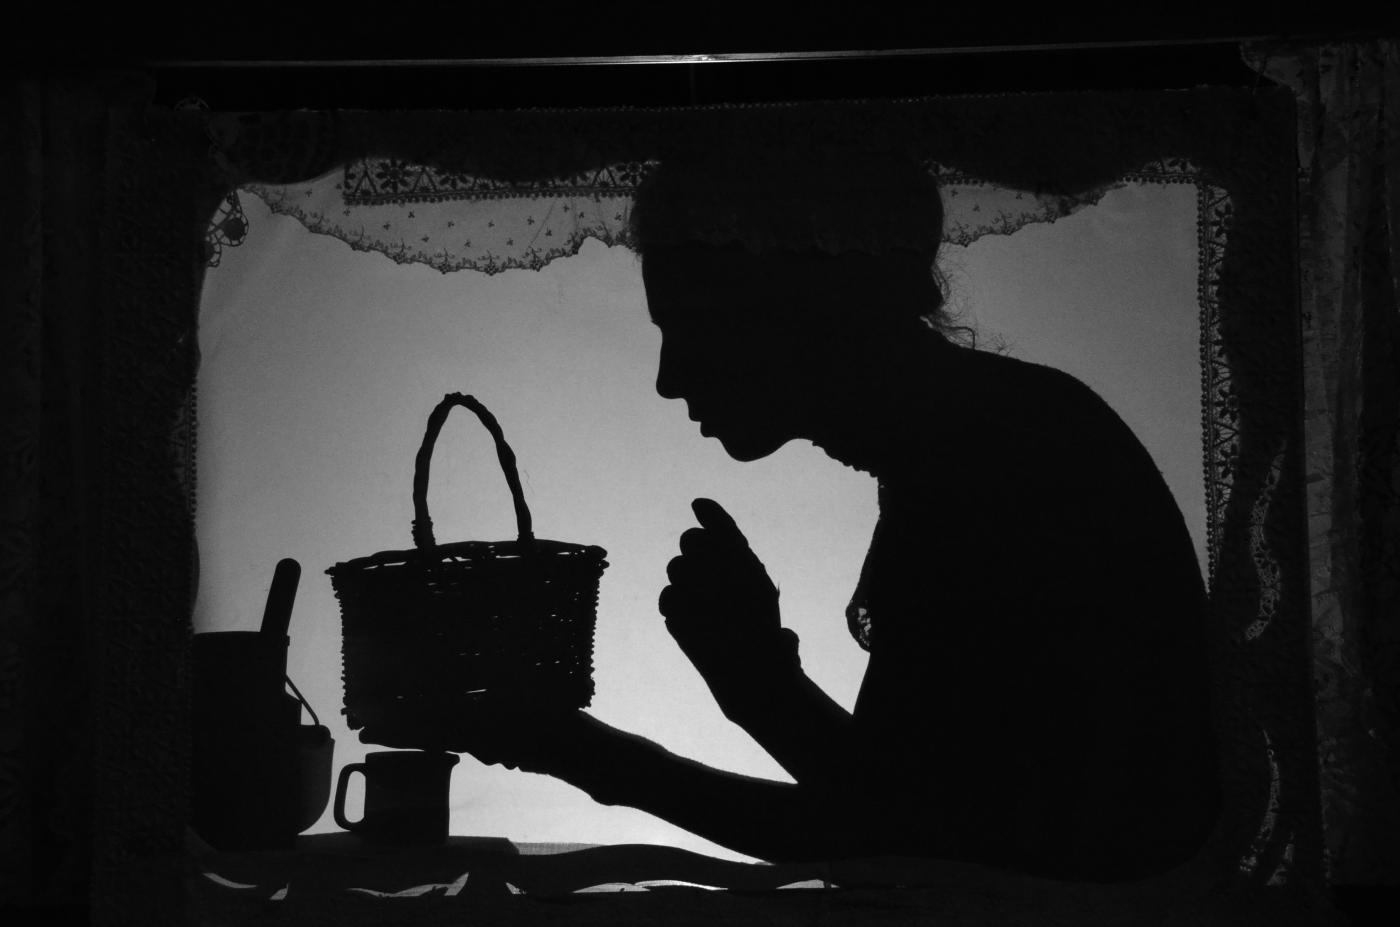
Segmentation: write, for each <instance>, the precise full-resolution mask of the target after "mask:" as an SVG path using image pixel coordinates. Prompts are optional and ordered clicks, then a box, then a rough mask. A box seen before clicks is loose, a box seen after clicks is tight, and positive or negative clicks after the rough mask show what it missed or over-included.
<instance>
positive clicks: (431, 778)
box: [332, 750, 457, 845]
mask: <svg viewBox="0 0 1400 927" xmlns="http://www.w3.org/2000/svg"><path fill="white" fill-rule="evenodd" d="M456 765H457V755H456V754H455V753H440V752H429V751H426V750H388V751H381V752H379V753H370V754H367V755H366V756H365V761H364V762H363V763H351V764H349V765H348V766H345V767H344V768H343V769H341V770H340V778H339V779H338V780H337V781H336V786H335V805H334V807H333V808H332V811H333V813H334V815H335V822H336V824H338V825H340V826H341V827H343V828H345V829H346V830H348V831H350V832H351V833H353V834H358V835H359V836H361V837H363V838H365V839H366V840H369V841H371V842H373V843H386V844H397V845H407V844H434V843H442V842H444V841H446V840H447V815H448V802H447V794H448V787H449V786H450V785H451V783H452V767H454V766H456ZM357 772H358V773H360V774H361V775H363V776H364V779H365V803H364V814H363V815H362V816H361V817H360V819H359V820H358V821H351V820H349V819H348V818H346V816H345V792H346V787H347V786H348V785H349V783H350V777H351V776H352V775H353V774H355V773H357Z"/></svg>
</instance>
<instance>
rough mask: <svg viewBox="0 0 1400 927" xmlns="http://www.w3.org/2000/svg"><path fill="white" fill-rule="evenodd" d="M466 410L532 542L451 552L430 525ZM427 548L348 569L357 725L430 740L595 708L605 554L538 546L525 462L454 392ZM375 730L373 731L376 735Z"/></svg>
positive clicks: (417, 488) (350, 691)
mask: <svg viewBox="0 0 1400 927" xmlns="http://www.w3.org/2000/svg"><path fill="white" fill-rule="evenodd" d="M454 406H462V407H464V408H467V409H470V410H471V411H473V412H475V413H476V415H477V417H478V418H479V419H481V422H482V424H483V425H485V426H486V429H487V430H488V431H489V432H490V433H491V436H492V437H493V438H494V439H495V442H496V453H497V456H498V457H499V458H500V462H501V469H502V470H503V471H504V472H505V477H506V482H507V484H508V485H509V486H510V492H511V496H512V497H513V499H514V502H515V517H516V524H517V527H518V529H519V538H518V539H517V540H514V541H498V542H490V541H463V542H459V543H456V544H438V543H437V542H436V541H435V539H434V538H433V527H432V519H430V518H429V517H428V504H427V498H428V471H429V465H430V462H431V459H432V454H433V446H434V444H436V442H437V436H438V433H439V432H440V431H441V430H442V424H443V422H444V421H445V420H446V418H447V415H448V413H449V412H450V411H451V410H452V408H453V407H454ZM413 510H414V521H413V542H414V545H415V547H414V549H412V550H403V551H385V552H382V553H378V554H374V555H372V556H369V557H360V558H358V559H355V560H349V561H346V562H344V563H338V564H336V565H335V566H333V567H331V568H330V569H329V570H327V571H326V572H327V573H329V574H330V576H331V585H332V586H333V587H334V589H335V594H336V597H337V598H339V600H340V614H341V627H342V630H343V632H344V637H343V645H342V659H343V680H344V684H345V708H344V713H345V715H346V718H347V720H348V722H349V726H350V728H351V730H360V729H362V728H366V727H368V728H371V729H372V731H373V732H374V733H375V734H376V735H377V736H376V739H377V740H383V739H386V737H387V738H393V737H395V736H396V734H395V732H396V731H399V730H405V731H407V730H413V731H421V730H422V726H423V724H424V723H425V721H427V722H428V723H429V724H431V723H433V722H432V721H431V720H429V719H442V718H452V717H457V716H459V714H460V713H461V712H462V711H464V710H469V709H470V708H472V707H474V706H477V705H479V704H481V702H483V701H485V700H492V701H494V700H497V699H503V700H508V701H525V700H528V701H530V702H531V703H533V704H536V705H541V704H543V705H553V706H557V707H579V708H582V707H585V706H587V705H588V704H589V702H590V701H591V700H592V697H593V630H594V624H595V619H596V615H597V607H598V581H599V579H600V578H601V576H602V573H603V570H604V568H605V567H607V562H606V561H605V560H604V559H603V558H604V557H605V556H606V554H607V552H606V551H604V550H603V549H602V548H601V547H591V546H584V545H581V544H566V543H563V542H560V541H544V540H536V539H535V537H534V535H533V534H532V532H531V527H530V511H529V509H528V508H526V506H525V498H524V495H523V494H522V492H521V490H520V477H519V475H518V474H517V473H516V469H515V454H514V453H513V452H512V451H511V449H510V447H509V445H507V444H506V441H505V437H504V436H503V435H502V434H501V428H500V425H499V424H497V422H496V419H495V418H494V417H493V416H492V415H491V413H490V412H488V411H487V410H486V408H485V407H484V406H482V405H481V403H479V402H478V401H477V400H476V399H474V398H473V397H471V396H464V395H462V394H460V393H450V394H448V395H447V396H445V397H444V398H443V400H442V402H440V403H439V404H438V406H437V408H435V409H434V410H433V412H432V415H430V416H429V418H428V428H427V433H426V434H425V435H424V436H423V444H422V447H420V448H419V451H418V458H417V461H416V465H415V468H414V474H413ZM369 733H370V731H366V734H369Z"/></svg>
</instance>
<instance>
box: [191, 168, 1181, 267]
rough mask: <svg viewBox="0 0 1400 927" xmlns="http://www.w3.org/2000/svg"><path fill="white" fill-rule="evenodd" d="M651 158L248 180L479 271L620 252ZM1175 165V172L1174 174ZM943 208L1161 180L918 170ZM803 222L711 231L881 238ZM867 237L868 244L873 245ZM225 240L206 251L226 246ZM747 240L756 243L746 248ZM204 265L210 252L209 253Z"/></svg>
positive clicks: (1160, 173)
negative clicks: (614, 248) (499, 171)
mask: <svg viewBox="0 0 1400 927" xmlns="http://www.w3.org/2000/svg"><path fill="white" fill-rule="evenodd" d="M652 163H654V162H633V163H627V164H611V165H607V166H605V167H603V168H600V169H596V170H590V171H587V172H585V173H581V174H578V175H575V176H572V177H559V178H553V179H549V180H542V181H534V182H529V183H511V182H506V181H499V180H492V179H490V178H483V177H475V176H471V175H469V174H464V173H460V172H453V171H445V170H439V169H437V168H435V167H434V166H433V165H431V164H415V163H412V162H409V161H405V160H403V159H399V158H365V159H359V160H356V161H353V162H351V163H350V164H347V165H346V166H345V167H344V168H342V169H340V170H338V171H334V172H332V173H330V174H327V175H326V176H324V177H321V178H319V179H317V180H313V181H309V182H306V183H298V184H285V185H269V184H250V185H248V187H246V189H247V190H248V191H249V192H252V193H254V194H256V195H257V196H258V197H260V198H261V199H262V200H263V201H264V202H266V203H267V205H268V206H269V207H270V208H271V209H272V211H273V212H276V213H280V214H283V215H289V216H293V217H295V218H296V219H297V220H298V221H300V222H301V223H302V224H303V225H305V226H306V227H307V228H308V229H309V230H310V231H312V232H316V233H319V234H323V235H331V236H333V237H335V238H338V239H340V240H342V241H344V242H346V243H347V244H349V245H350V246H351V247H352V248H354V249H356V250H360V251H376V252H379V253H381V254H385V255H387V256H388V257H390V258H392V259H393V260H394V261H396V262H398V263H400V264H403V263H420V264H427V265H428V266H429V267H432V268H434V269H436V270H440V271H442V272H444V273H447V272H450V271H458V270H475V271H479V272H481V273H486V274H495V273H500V272H501V271H505V270H512V269H517V268H526V269H529V270H539V269H540V268H541V267H543V266H545V265H546V264H548V263H549V262H550V261H552V260H554V259H556V258H560V257H565V256H568V255H571V254H575V253H577V252H578V249H579V246H580V245H582V244H583V242H584V240H586V239H588V238H596V239H598V240H599V241H601V242H603V243H604V244H607V245H617V244H622V245H630V244H631V241H630V239H629V235H628V216H629V214H630V212H631V201H632V194H633V192H634V191H635V190H636V187H637V184H638V183H639V182H640V181H641V180H642V178H643V177H645V176H646V173H647V171H648V169H649V168H650V167H651V164H652ZM1185 167H1186V166H1184V165H1178V166H1177V167H1176V170H1175V175H1176V176H1178V177H1180V176H1181V175H1182V174H1184V173H1185V171H1184V170H1183V168H1185ZM929 170H930V171H931V172H932V173H933V174H934V175H935V176H936V177H938V180H939V185H940V189H941V190H942V193H943V198H944V203H945V207H944V208H945V216H944V224H943V232H942V236H943V240H944V241H946V242H949V243H952V244H956V245H967V244H970V243H972V242H973V241H976V240H977V239H978V238H981V237H982V236H983V235H988V234H994V235H1007V234H1010V233H1012V232H1014V231H1016V230H1017V229H1020V228H1021V227H1023V226H1025V225H1028V224H1030V223H1035V222H1053V221H1054V220H1056V219H1058V218H1061V217H1063V216H1066V215H1069V214H1071V213H1073V212H1076V211H1078V210H1079V209H1082V208H1083V207H1084V206H1087V205H1091V204H1093V203H1095V202H1098V200H1099V199H1100V198H1101V197H1102V196H1103V194H1104V193H1106V192H1107V191H1108V190H1109V189H1112V188H1113V187H1115V186H1121V185H1122V184H1123V183H1126V182H1127V181H1128V180H1130V179H1139V178H1142V179H1147V178H1152V179H1156V178H1167V177H1169V176H1171V174H1172V169H1171V168H1169V167H1168V165H1165V164H1153V165H1143V166H1142V168H1141V169H1140V170H1138V171H1134V172H1133V173H1132V174H1131V175H1129V176H1126V177H1123V178H1120V179H1119V180H1117V181H1115V182H1114V183H1112V184H1109V185H1105V186H1103V187H1099V188H1096V189H1094V190H1090V191H1086V192H1083V193H1079V194H1075V195H1070V194H1060V195H1054V194H1045V193H1039V194H1037V193H1032V192H1027V191H1023V190H1016V189H1010V188H1006V187H1001V186H998V185H995V184H992V183H989V182H987V181H984V180H979V179H978V178H976V177H973V176H970V175H969V174H967V173H965V172H962V171H958V170H956V169H953V168H945V167H941V166H939V165H936V164H930V165H929ZM236 209H237V204H236V201H230V202H229V204H228V206H227V210H228V212H227V213H226V214H225V215H224V216H222V217H221V218H220V220H219V221H217V222H216V223H215V224H214V226H213V228H214V230H215V234H216V235H217V234H218V233H219V232H222V231H224V230H225V229H228V228H229V227H230V225H232V227H233V228H234V230H235V231H243V230H245V229H246V222H245V223H243V224H241V225H240V224H239V221H240V220H238V219H236V218H233V219H232V221H230V217H233V216H236V213H235V212H234V211H235V210H236ZM801 218H803V217H797V216H794V217H792V226H791V227H789V228H787V229H784V230H781V231H777V232H775V231H773V230H765V231H763V232H759V231H758V230H754V229H729V230H715V231H714V233H713V234H714V235H715V236H717V237H725V238H728V239H730V240H748V241H752V240H753V239H754V238H755V237H756V236H758V235H764V236H767V237H770V238H772V237H776V236H777V235H782V234H787V235H792V236H809V237H810V239H811V240H812V241H813V242H814V243H815V242H816V240H817V238H818V237H819V236H820V237H822V238H823V239H824V240H825V242H826V246H827V247H830V248H832V249H833V250H840V249H842V248H845V247H866V248H874V247H881V246H886V245H888V244H889V243H890V241H891V236H890V235H889V234H885V232H886V231H887V230H883V229H882V230H878V231H871V230H859V231H858V230H856V228H855V227H854V225H855V224H854V223H846V222H840V221H828V222H824V223H821V224H820V225H819V227H818V226H815V225H814V226H812V227H800V226H801V225H802V223H801V222H800V221H799V220H800V219H801ZM877 239H878V242H877ZM233 241H234V239H230V238H229V237H228V236H227V234H225V235H223V237H222V240H218V241H217V244H218V245H223V244H232V243H233ZM754 243H755V244H758V242H754ZM210 254H211V260H216V257H215V255H216V254H217V249H216V248H215V247H214V246H213V245H211V250H210Z"/></svg>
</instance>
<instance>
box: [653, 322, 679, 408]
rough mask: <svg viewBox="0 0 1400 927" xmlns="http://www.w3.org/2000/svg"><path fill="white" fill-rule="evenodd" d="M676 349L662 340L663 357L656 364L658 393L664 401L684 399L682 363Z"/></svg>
mask: <svg viewBox="0 0 1400 927" xmlns="http://www.w3.org/2000/svg"><path fill="white" fill-rule="evenodd" d="M676 353H677V352H676V349H675V347H674V346H673V345H670V344H668V342H667V340H666V339H665V338H664V337H663V338H662V339H661V357H660V358H659V359H658V360H657V364H656V393H657V395H658V396H660V397H661V398H662V399H684V398H685V397H684V395H683V394H682V393H681V386H682V379H683V378H682V376H681V372H680V367H681V365H680V363H679V362H678V361H677V359H676Z"/></svg>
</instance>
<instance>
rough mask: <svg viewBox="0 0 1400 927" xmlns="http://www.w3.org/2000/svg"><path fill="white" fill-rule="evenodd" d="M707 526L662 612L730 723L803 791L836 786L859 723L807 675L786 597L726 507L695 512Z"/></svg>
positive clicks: (685, 547) (675, 572) (678, 569)
mask: <svg viewBox="0 0 1400 927" xmlns="http://www.w3.org/2000/svg"><path fill="white" fill-rule="evenodd" d="M692 509H693V510H694V512H695V517H696V518H697V519H698V520H699V522H700V527H698V528H691V529H689V530H687V531H686V532H685V533H684V534H682V535H681V540H680V548H681V553H680V556H678V557H676V558H675V559H673V560H672V561H671V562H670V564H669V565H668V566H667V568H666V573H667V576H668V578H669V579H670V585H669V586H667V587H666V588H665V589H663V590H662V592H661V597H660V601H659V607H660V610H661V613H662V615H664V616H665V618H666V627H667V629H668V630H669V631H670V632H671V636H672V637H674V638H675V640H676V642H677V643H678V644H679V645H680V647H681V650H682V651H684V653H685V655H686V657H687V658H689V660H690V662H691V664H692V665H694V666H695V668H696V670H698V671H699V673H700V675H701V677H703V678H704V680H705V683H706V684H707V685H708V686H709V688H710V692H711V693H712V694H713V695H714V697H715V701H716V702H717V703H718V704H719V707H720V710H721V711H723V712H724V715H725V717H727V718H729V720H731V721H733V722H734V723H735V724H738V725H739V726H740V727H742V728H743V729H744V730H745V731H747V732H748V733H749V735H750V736H752V737H753V738H754V740H756V741H757V742H758V743H759V745H760V746H762V747H763V748H764V749H765V750H767V751H768V753H769V754H770V755H771V756H772V757H773V759H775V760H776V761H777V762H778V764H779V765H780V766H782V767H783V768H784V769H785V770H787V771H788V773H789V774H790V775H792V777H793V778H794V779H796V780H797V781H798V782H803V783H811V784H815V783H820V782H823V781H826V780H828V779H829V778H830V776H831V775H832V772H833V762H834V760H835V758H836V757H838V756H840V755H841V753H842V751H844V750H845V749H847V747H846V744H845V741H846V738H847V732H848V731H849V728H850V722H851V716H850V713H849V712H847V711H846V710H845V709H844V708H842V707H841V706H840V705H838V704H836V702H835V701H833V700H832V699H831V697H830V696H829V695H827V694H826V693H825V692H823V691H822V690H821V688H820V687H818V686H817V684H816V683H814V682H813V681H812V680H811V679H810V678H808V676H807V675H806V674H805V673H804V672H803V671H802V665H801V662H800V660H799V659H798V655H797V635H796V634H794V633H793V632H792V631H791V630H789V629H787V628H784V627H783V626H782V624H781V620H780V614H779V608H778V590H777V588H776V587H775V586H774V585H773V582H772V580H771V579H769V577H768V572H767V571H766V570H765V569H764V568H763V564H762V563H761V562H759V559H758V557H757V556H756V555H755V554H754V552H753V550H752V549H750V547H749V543H748V541H747V539H746V538H745V537H744V535H743V533H742V532H740V530H739V528H738V526H737V525H735V523H734V520H733V519H732V518H731V517H730V516H729V513H728V512H726V511H725V510H724V509H723V508H722V507H721V506H720V505H719V503H717V502H714V501H712V500H709V499H696V500H695V501H694V503H692Z"/></svg>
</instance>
